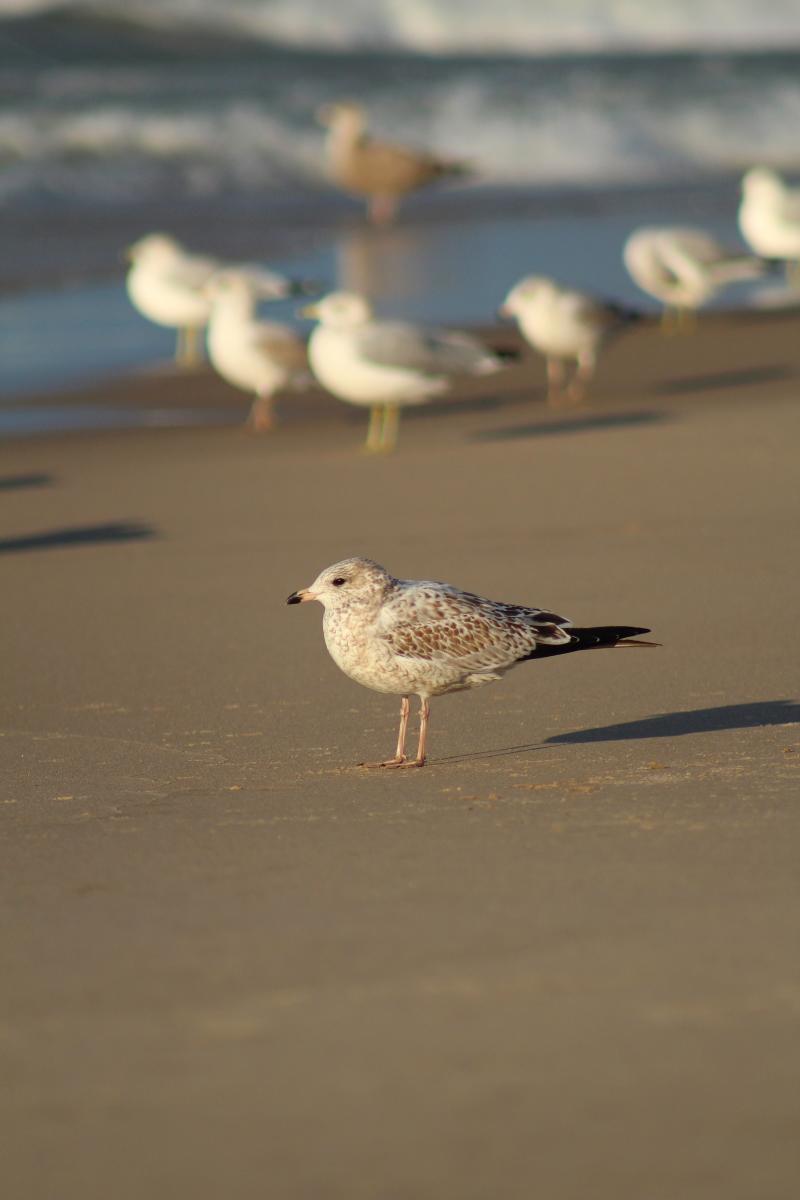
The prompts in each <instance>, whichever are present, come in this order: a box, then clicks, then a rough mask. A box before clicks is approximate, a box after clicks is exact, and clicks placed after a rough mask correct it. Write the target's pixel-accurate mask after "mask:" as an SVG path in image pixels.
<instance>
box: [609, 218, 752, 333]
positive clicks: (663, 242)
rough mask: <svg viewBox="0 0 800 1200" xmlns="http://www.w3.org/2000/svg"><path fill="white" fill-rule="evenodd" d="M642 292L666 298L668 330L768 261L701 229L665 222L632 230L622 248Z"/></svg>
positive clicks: (664, 320)
mask: <svg viewBox="0 0 800 1200" xmlns="http://www.w3.org/2000/svg"><path fill="white" fill-rule="evenodd" d="M622 257H623V259H624V261H625V266H626V267H627V268H628V272H629V274H630V275H631V277H632V279H633V280H634V282H635V283H637V284H638V285H639V287H640V288H641V289H642V291H643V292H647V293H648V294H649V295H651V296H655V298H656V299H657V300H661V301H662V303H663V304H664V313H663V316H662V321H661V326H662V329H663V330H664V331H665V332H666V331H667V330H668V329H669V328H671V327H672V326H674V327H675V328H676V329H677V328H681V327H684V326H686V325H687V324H690V323H691V320H692V316H693V314H694V311H695V310H696V309H697V308H699V307H700V306H701V305H703V304H705V303H706V302H707V301H708V300H710V299H711V297H712V296H713V295H715V293H716V292H718V291H719V290H720V289H721V288H723V287H727V285H728V284H729V283H736V282H738V281H740V280H744V279H757V278H758V277H759V276H761V275H763V274H764V273H765V272H766V271H767V270H768V269H769V265H768V264H767V263H764V262H763V261H762V260H761V259H759V258H754V257H753V256H752V255H749V254H745V253H743V252H742V251H741V250H736V249H731V247H729V246H724V245H723V244H722V243H721V242H719V241H717V239H716V238H715V237H712V235H711V234H710V233H706V231H705V230H704V229H692V228H679V227H676V226H665V227H656V228H646V229H637V230H635V231H634V232H633V233H632V234H631V235H630V237H629V238H628V240H627V242H626V243H625V247H624V249H623V252H622Z"/></svg>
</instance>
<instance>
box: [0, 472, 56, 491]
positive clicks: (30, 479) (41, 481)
mask: <svg viewBox="0 0 800 1200" xmlns="http://www.w3.org/2000/svg"><path fill="white" fill-rule="evenodd" d="M51 483H53V476H52V475H46V474H45V473H44V472H43V471H39V472H36V471H30V472H28V474H27V475H0V492H14V491H17V489H18V488H33V487H48V486H49V485H50V484H51Z"/></svg>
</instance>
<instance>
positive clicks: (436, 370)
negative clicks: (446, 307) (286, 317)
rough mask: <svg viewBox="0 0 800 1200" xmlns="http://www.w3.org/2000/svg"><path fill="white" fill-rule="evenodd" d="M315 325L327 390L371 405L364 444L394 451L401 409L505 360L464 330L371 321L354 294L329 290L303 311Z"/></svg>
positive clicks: (312, 349)
mask: <svg viewBox="0 0 800 1200" xmlns="http://www.w3.org/2000/svg"><path fill="white" fill-rule="evenodd" d="M301 315H302V316H304V317H315V318H316V319H317V321H318V322H319V324H318V325H317V327H316V329H315V330H314V332H313V333H312V334H311V338H310V340H309V343H308V360H309V363H310V364H311V369H312V371H313V372H314V374H315V376H316V377H317V379H318V380H319V382H320V383H321V384H322V386H323V387H324V388H327V390H328V391H329V392H332V393H333V395H334V396H337V397H338V399H340V400H344V401H346V402H347V403H348V404H358V405H361V406H362V407H367V408H369V409H370V419H369V428H368V430H367V440H366V443H365V449H366V450H371V451H387V450H392V449H394V446H395V443H396V441H397V427H398V421H399V415H398V409H399V408H402V407H404V406H406V405H418V404H424V403H425V402H426V401H427V400H430V399H431V398H432V397H433V396H438V395H439V394H440V393H442V392H445V391H447V389H448V387H449V386H450V384H451V382H452V381H453V379H455V378H457V377H458V376H459V375H461V376H464V375H491V374H493V373H494V372H495V371H499V370H500V369H501V367H502V366H503V359H502V358H501V357H500V356H499V355H497V354H493V353H492V351H490V350H487V349H486V347H485V346H484V345H483V344H482V343H481V342H480V341H478V339H477V338H474V337H470V336H469V334H466V333H453V332H449V331H447V330H435V329H421V328H419V327H418V326H416V325H406V324H404V323H403V322H400V321H376V320H375V318H374V317H373V314H372V309H371V307H370V305H369V303H368V302H367V301H366V300H365V299H364V297H363V296H359V295H357V294H356V293H355V292H331V293H330V294H329V295H327V296H324V297H323V298H322V300H318V301H317V303H316V304H310V305H308V306H307V307H306V308H304V309H302V311H301Z"/></svg>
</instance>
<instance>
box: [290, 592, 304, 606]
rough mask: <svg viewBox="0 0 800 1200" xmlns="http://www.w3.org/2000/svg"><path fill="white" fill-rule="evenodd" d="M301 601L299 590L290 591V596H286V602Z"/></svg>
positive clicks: (297, 602)
mask: <svg viewBox="0 0 800 1200" xmlns="http://www.w3.org/2000/svg"><path fill="white" fill-rule="evenodd" d="M301 602H302V597H301V595H300V593H299V592H292V594H291V596H287V597H286V603H287V604H300V603H301Z"/></svg>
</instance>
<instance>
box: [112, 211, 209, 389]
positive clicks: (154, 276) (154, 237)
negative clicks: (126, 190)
mask: <svg viewBox="0 0 800 1200" xmlns="http://www.w3.org/2000/svg"><path fill="white" fill-rule="evenodd" d="M125 257H126V258H127V259H128V261H129V262H130V264H131V266H130V269H129V271H128V275H127V279H126V286H127V289H128V296H129V297H130V300H131V303H132V304H133V306H134V308H136V309H138V311H139V312H140V313H141V314H142V316H143V317H147V319H148V320H149V321H154V322H155V324H156V325H165V326H166V327H167V328H168V329H177V331H178V340H177V347H176V352H175V361H176V362H178V363H179V364H180V365H181V366H185V367H190V366H196V365H197V363H198V362H199V361H200V359H201V355H200V331H201V330H202V329H203V327H204V326H205V325H206V323H207V321H208V318H209V313H210V301H209V298H208V296H207V295H206V294H205V292H204V290H203V289H204V287H205V285H206V283H208V281H209V279H210V278H211V276H212V275H213V274H215V272H217V271H219V270H220V268H221V267H222V265H223V264H222V263H221V262H219V261H218V260H217V259H215V258H205V257H201V256H200V255H197V254H190V253H189V252H188V251H187V250H185V249H184V247H183V246H182V245H181V244H180V242H178V241H176V240H175V238H173V237H170V236H169V235H168V234H166V233H149V234H147V235H146V236H145V237H143V238H140V239H139V241H137V242H134V243H133V245H132V246H129V247H128V249H127V250H126V251H125Z"/></svg>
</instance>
